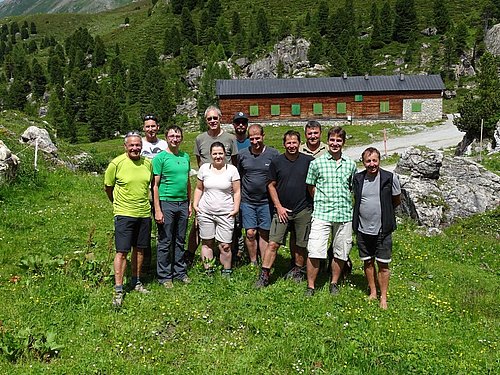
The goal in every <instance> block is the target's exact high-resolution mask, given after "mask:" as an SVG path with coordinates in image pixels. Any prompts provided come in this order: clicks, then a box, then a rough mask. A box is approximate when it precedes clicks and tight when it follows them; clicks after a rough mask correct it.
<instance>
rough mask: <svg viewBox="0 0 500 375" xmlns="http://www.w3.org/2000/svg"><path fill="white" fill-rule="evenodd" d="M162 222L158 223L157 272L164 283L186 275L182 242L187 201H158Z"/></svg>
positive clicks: (186, 216)
mask: <svg viewBox="0 0 500 375" xmlns="http://www.w3.org/2000/svg"><path fill="white" fill-rule="evenodd" d="M160 205H161V211H162V212H163V217H164V223H163V224H158V247H157V273H158V281H159V282H160V283H164V282H165V281H167V280H172V279H173V278H175V279H179V280H182V279H183V278H185V277H186V262H185V261H184V244H185V243H186V228H187V223H188V208H189V204H188V201H184V202H169V201H160Z"/></svg>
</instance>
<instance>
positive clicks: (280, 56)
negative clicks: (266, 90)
mask: <svg viewBox="0 0 500 375" xmlns="http://www.w3.org/2000/svg"><path fill="white" fill-rule="evenodd" d="M309 46H310V43H309V42H308V41H307V40H305V39H302V38H298V39H295V38H294V37H293V36H288V37H286V38H285V39H283V40H282V41H280V42H278V43H277V44H275V46H274V50H273V51H272V52H271V53H269V54H268V55H267V56H266V57H264V58H263V59H261V60H258V61H256V62H254V63H253V64H250V65H249V66H248V67H247V69H246V75H247V77H248V78H276V77H277V67H278V64H279V63H280V62H281V63H282V64H283V70H284V72H285V75H287V73H288V72H293V71H295V70H296V69H298V68H299V67H304V64H305V65H307V66H308V65H309V62H306V61H307V52H308V51H309Z"/></svg>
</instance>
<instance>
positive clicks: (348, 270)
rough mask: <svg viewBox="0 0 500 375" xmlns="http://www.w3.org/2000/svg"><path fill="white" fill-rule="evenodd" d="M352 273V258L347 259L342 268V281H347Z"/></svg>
mask: <svg viewBox="0 0 500 375" xmlns="http://www.w3.org/2000/svg"><path fill="white" fill-rule="evenodd" d="M351 273H352V261H351V258H347V260H346V261H345V263H344V267H342V275H341V277H342V279H344V280H345V279H346V278H347V277H348V276H349V275H350V274H351Z"/></svg>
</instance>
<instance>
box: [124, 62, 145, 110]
mask: <svg viewBox="0 0 500 375" xmlns="http://www.w3.org/2000/svg"><path fill="white" fill-rule="evenodd" d="M141 86H142V74H141V68H140V67H139V66H138V65H137V64H136V63H134V62H132V64H131V65H130V67H129V70H128V77H127V92H128V100H129V104H130V105H134V104H135V103H138V102H139V100H140V93H141Z"/></svg>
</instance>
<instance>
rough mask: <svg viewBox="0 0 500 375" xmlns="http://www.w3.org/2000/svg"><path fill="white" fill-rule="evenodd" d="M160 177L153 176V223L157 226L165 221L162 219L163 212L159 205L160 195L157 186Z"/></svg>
mask: <svg viewBox="0 0 500 375" xmlns="http://www.w3.org/2000/svg"><path fill="white" fill-rule="evenodd" d="M160 181H161V176H157V175H155V176H154V179H153V205H154V207H155V221H156V222H157V223H159V224H163V223H164V222H165V219H164V217H163V212H162V210H161V205H160V195H159V189H158V188H159V186H160Z"/></svg>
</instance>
